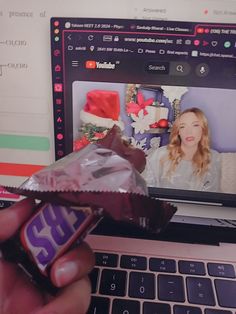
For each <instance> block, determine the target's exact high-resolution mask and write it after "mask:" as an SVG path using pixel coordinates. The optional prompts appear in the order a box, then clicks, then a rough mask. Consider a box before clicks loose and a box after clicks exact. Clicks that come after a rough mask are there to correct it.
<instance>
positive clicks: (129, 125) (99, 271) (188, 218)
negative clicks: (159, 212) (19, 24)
mask: <svg viewBox="0 0 236 314" xmlns="http://www.w3.org/2000/svg"><path fill="white" fill-rule="evenodd" d="M235 34H236V25H235V24H226V23H203V22H199V23H197V22H181V21H162V20H159V21H157V20H136V19H135V20H134V19H133V20H132V19H107V18H106V19H105V18H79V17H78V18H75V17H73V18H69V17H53V18H52V19H51V60H52V62H51V65H52V90H53V108H54V131H55V159H60V158H62V157H63V156H65V155H67V154H68V153H70V152H72V151H73V150H79V149H81V148H82V147H84V146H85V145H87V143H89V142H91V141H96V140H98V139H99V138H102V137H103V136H104V134H106V131H107V130H108V129H109V128H111V127H112V125H114V124H116V125H118V126H119V127H120V128H121V129H122V134H123V136H124V138H125V139H126V140H127V141H129V143H130V144H131V145H133V146H135V147H138V148H140V149H142V150H143V151H144V152H145V154H146V157H147V161H150V162H151V160H153V158H154V157H153V156H155V155H157V152H159V151H163V150H164V149H165V148H166V147H167V146H168V145H169V144H170V142H171V139H172V135H171V134H172V131H173V130H174V126H175V124H176V123H177V121H180V119H181V118H180V117H181V115H182V117H183V112H185V111H186V110H187V112H189V110H190V111H191V109H192V108H197V109H198V110H199V111H201V112H202V113H203V114H204V116H205V118H206V120H207V123H208V128H209V133H210V135H209V139H210V142H209V147H208V153H209V152H210V153H209V154H210V155H209V154H208V155H207V156H208V157H209V156H211V157H210V160H211V158H213V157H212V156H213V151H214V153H215V154H216V156H217V160H218V161H217V165H218V166H217V167H215V168H214V169H213V171H212V173H211V177H210V179H207V180H206V181H205V184H204V186H201V185H197V186H195V185H191V184H190V181H192V179H193V177H191V176H190V177H189V180H187V179H186V178H187V177H186V175H187V172H188V170H187V169H188V168H187V166H186V165H185V166H183V169H182V170H181V171H182V175H183V178H185V179H183V180H182V179H181V178H182V177H180V180H179V181H180V182H181V184H180V185H179V184H177V183H176V185H175V182H177V181H178V180H177V181H175V180H173V181H172V185H171V186H168V185H164V184H163V183H160V182H163V181H161V180H160V182H159V183H158V180H153V181H149V177H147V176H146V177H145V178H146V180H147V185H148V190H149V195H150V196H151V197H154V198H157V199H160V200H165V201H167V202H170V203H172V204H174V205H175V206H177V212H176V214H175V215H174V216H173V218H172V219H171V221H170V223H169V224H168V226H167V227H166V228H165V229H164V230H162V232H161V233H159V234H150V233H148V232H146V231H144V230H143V231H142V230H140V229H135V228H133V227H131V226H127V225H121V224H118V223H117V222H115V221H112V220H109V219H108V218H106V219H104V220H102V221H101V222H100V223H99V224H98V226H97V227H96V228H95V229H94V230H93V232H92V233H91V234H90V235H88V236H87V238H86V241H87V242H88V243H89V244H90V246H91V247H92V248H93V250H94V252H95V255H96V266H95V268H94V270H93V271H92V273H91V274H90V278H91V282H92V300H91V305H90V308H89V311H88V313H89V314H108V313H112V314H118V313H123V314H124V313H126V314H131V313H135V314H137V313H143V314H152V313H153V314H154V313H155V314H170V313H173V314H198V313H199V314H200V313H204V314H223V313H224V314H229V313H231V314H232V313H235V312H236V272H235V271H236V268H235V267H236V229H235V227H236V138H235V134H236V124H235V120H236V105H235V99H236V89H235V86H236V64H235V58H236V36H235ZM178 123H180V122H178ZM179 137H180V135H178V138H179ZM191 140H193V139H192V138H190V139H189V141H191ZM171 143H172V142H171ZM175 154H176V153H175ZM175 154H173V156H176V155H175ZM204 160H206V159H204ZM204 162H205V161H204ZM202 164H204V163H202ZM209 167H210V166H209ZM209 167H206V168H207V170H206V169H205V170H206V171H208V170H209ZM151 169H152V170H151V172H150V171H149V173H151V175H153V176H154V177H155V176H156V178H157V176H158V169H157V167H154V168H151ZM163 169H164V165H163V163H162V164H161V166H160V167H159V171H163ZM185 169H186V171H185ZM142 175H144V176H145V172H144V173H143V174H142ZM184 180H185V181H184ZM211 180H213V181H216V180H218V181H217V187H216V186H214V187H212V188H211ZM182 183H183V184H182Z"/></svg>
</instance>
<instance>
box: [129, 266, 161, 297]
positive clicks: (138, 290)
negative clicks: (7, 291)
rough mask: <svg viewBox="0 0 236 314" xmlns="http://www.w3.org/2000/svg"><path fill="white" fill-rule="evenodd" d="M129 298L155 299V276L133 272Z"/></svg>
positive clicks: (130, 278) (130, 277)
mask: <svg viewBox="0 0 236 314" xmlns="http://www.w3.org/2000/svg"><path fill="white" fill-rule="evenodd" d="M129 296H130V297H133V298H140V299H154V298H155V276H154V274H149V273H140V272H131V273H130V276H129Z"/></svg>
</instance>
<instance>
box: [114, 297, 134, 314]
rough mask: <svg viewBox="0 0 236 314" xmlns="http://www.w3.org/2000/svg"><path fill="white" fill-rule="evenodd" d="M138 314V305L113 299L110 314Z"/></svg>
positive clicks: (129, 301)
mask: <svg viewBox="0 0 236 314" xmlns="http://www.w3.org/2000/svg"><path fill="white" fill-rule="evenodd" d="M125 313H127V314H139V313H140V303H139V301H133V300H122V299H115V300H114V301H113V305H112V314H125Z"/></svg>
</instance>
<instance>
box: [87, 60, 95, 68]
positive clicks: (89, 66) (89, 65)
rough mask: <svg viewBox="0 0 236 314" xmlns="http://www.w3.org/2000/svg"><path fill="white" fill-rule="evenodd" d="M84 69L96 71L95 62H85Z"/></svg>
mask: <svg viewBox="0 0 236 314" xmlns="http://www.w3.org/2000/svg"><path fill="white" fill-rule="evenodd" d="M85 68H86V69H96V61H93V60H88V61H86V63H85Z"/></svg>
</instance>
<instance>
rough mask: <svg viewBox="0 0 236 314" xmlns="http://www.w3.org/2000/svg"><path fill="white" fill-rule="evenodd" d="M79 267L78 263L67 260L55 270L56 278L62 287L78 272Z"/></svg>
mask: <svg viewBox="0 0 236 314" xmlns="http://www.w3.org/2000/svg"><path fill="white" fill-rule="evenodd" d="M78 272H79V267H78V265H77V263H74V262H65V263H63V264H62V265H61V266H60V267H58V268H57V269H56V271H55V279H56V283H57V285H58V287H62V286H64V285H66V284H67V283H69V282H71V281H72V280H73V279H74V278H75V277H76V276H77V274H78Z"/></svg>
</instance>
